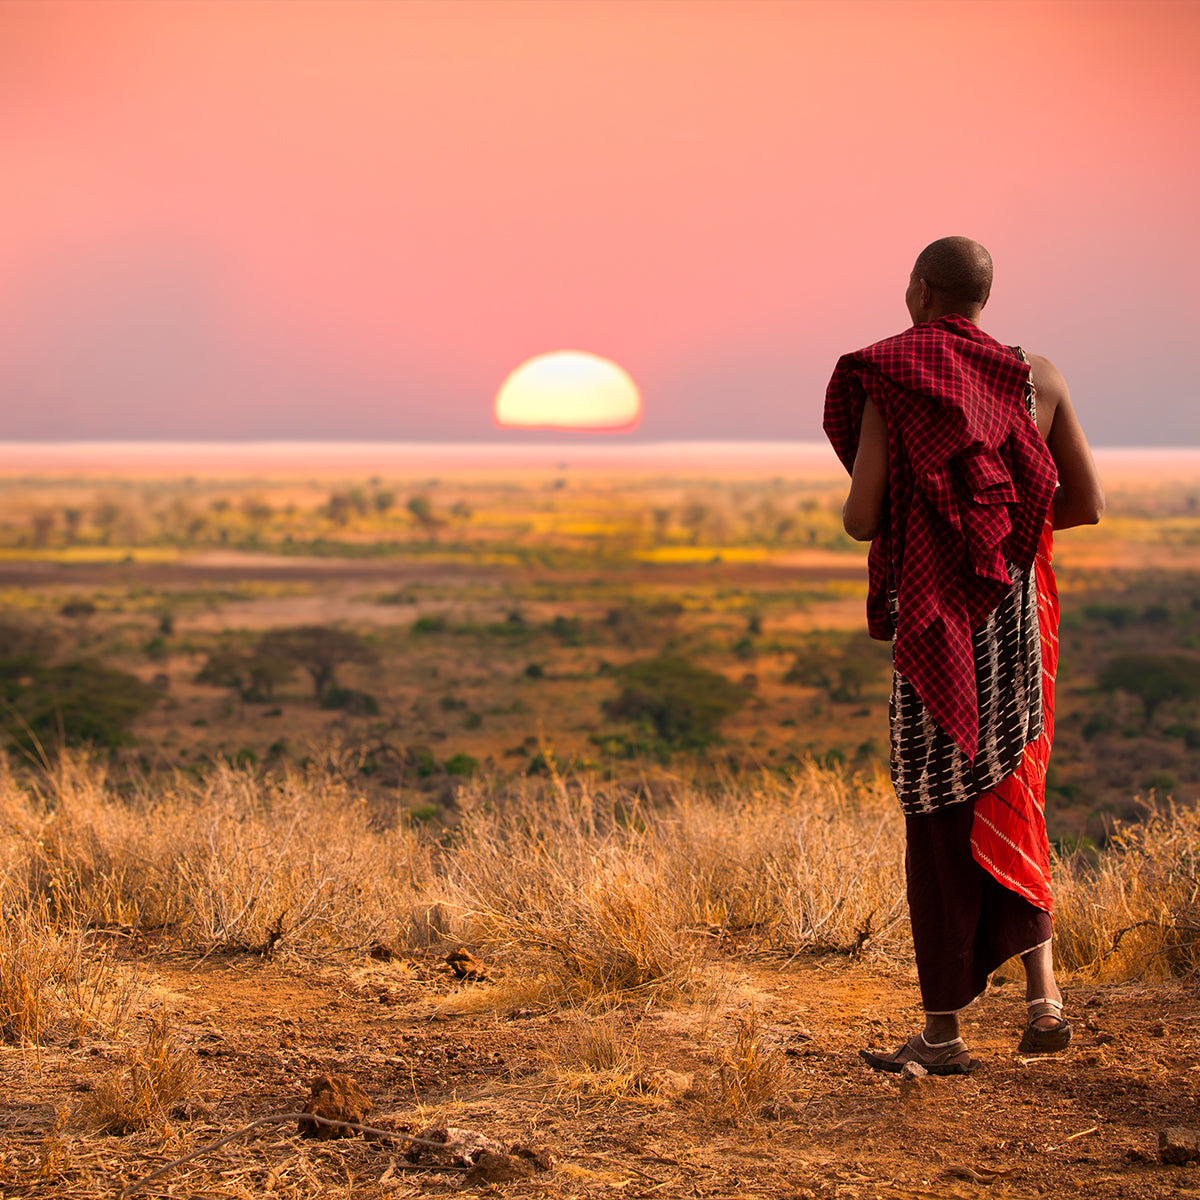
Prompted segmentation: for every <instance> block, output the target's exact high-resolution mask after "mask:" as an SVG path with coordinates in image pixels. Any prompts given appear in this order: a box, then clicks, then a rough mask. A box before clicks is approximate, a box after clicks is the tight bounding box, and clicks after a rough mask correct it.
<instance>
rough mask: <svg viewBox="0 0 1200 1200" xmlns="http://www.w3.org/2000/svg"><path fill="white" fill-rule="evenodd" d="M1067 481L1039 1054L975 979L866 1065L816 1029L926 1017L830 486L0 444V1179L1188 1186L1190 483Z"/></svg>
mask: <svg viewBox="0 0 1200 1200" xmlns="http://www.w3.org/2000/svg"><path fill="white" fill-rule="evenodd" d="M1181 463H1182V465H1181ZM1101 465H1102V470H1105V472H1106V476H1107V482H1108V488H1109V502H1110V509H1109V516H1108V517H1107V518H1106V521H1105V523H1104V524H1103V525H1101V526H1100V527H1098V528H1096V529H1087V530H1078V531H1068V532H1066V533H1063V534H1061V535H1060V536H1059V538H1058V540H1057V544H1056V569H1057V571H1058V579H1059V585H1060V595H1061V601H1062V647H1063V655H1062V658H1063V662H1062V670H1061V672H1060V675H1059V681H1058V720H1057V726H1058V728H1057V738H1056V744H1055V751H1054V756H1053V759H1052V772H1051V776H1050V779H1049V788H1048V799H1047V821H1048V826H1049V830H1050V835H1051V842H1052V850H1053V853H1054V867H1055V876H1056V886H1057V898H1056V905H1057V907H1056V913H1055V954H1056V959H1057V962H1058V964H1059V968H1060V972H1061V976H1062V982H1063V983H1064V985H1065V987H1066V989H1067V991H1068V1015H1069V1016H1070V1018H1071V1019H1072V1021H1073V1024H1074V1029H1075V1038H1074V1041H1073V1043H1072V1045H1071V1047H1070V1048H1069V1049H1068V1050H1067V1051H1066V1052H1064V1053H1063V1054H1061V1055H1057V1056H1053V1057H1047V1058H1038V1057H1026V1056H1022V1055H1020V1054H1018V1053H1017V1050H1016V1045H1017V1041H1018V1039H1019V1036H1020V1029H1021V1024H1022V1021H1023V1016H1024V1005H1023V999H1024V981H1023V977H1022V973H1021V967H1020V964H1019V962H1014V963H1009V964H1006V965H1005V966H1004V967H1002V968H1001V969H1000V971H998V972H997V974H996V975H995V976H994V977H993V980H992V984H991V986H990V988H989V991H988V993H987V995H986V996H985V997H984V998H983V999H982V1000H981V1001H980V1002H979V1003H978V1004H977V1005H976V1006H975V1007H974V1008H973V1009H972V1010H970V1012H969V1013H968V1015H967V1020H966V1036H967V1039H968V1041H969V1042H970V1044H971V1046H972V1049H973V1051H974V1053H975V1056H976V1057H977V1058H978V1059H980V1060H981V1066H980V1068H979V1069H978V1070H977V1071H976V1072H975V1073H974V1074H972V1075H971V1076H969V1077H966V1078H949V1079H944V1078H932V1077H926V1078H923V1079H911V1080H904V1081H902V1080H901V1079H900V1078H899V1077H897V1076H889V1075H879V1074H876V1073H873V1072H871V1071H870V1070H868V1069H867V1068H866V1067H865V1065H864V1064H862V1063H861V1061H860V1060H859V1059H858V1057H857V1054H856V1052H857V1050H859V1049H860V1048H886V1049H893V1048H894V1047H895V1046H896V1045H898V1044H899V1043H901V1042H902V1041H904V1040H905V1039H906V1038H907V1037H908V1036H909V1035H910V1034H911V1033H912V1032H913V1031H914V1030H915V1029H916V1028H917V1027H918V1026H919V1022H920V1011H919V1005H918V1000H917V994H916V980H915V972H914V971H913V969H912V965H911V944H910V938H909V932H908V928H907V921H906V914H905V906H904V869H903V823H902V820H901V818H900V814H899V811H898V809H897V806H896V804H895V800H894V798H893V796H892V794H891V790H890V786H889V784H888V780H887V697H888V690H889V684H890V654H889V648H888V647H887V646H882V645H880V644H878V643H873V642H871V641H870V639H869V638H867V636H866V634H865V631H864V628H863V627H864V623H865V622H864V600H865V595H866V558H865V549H864V548H863V547H860V546H857V545H855V544H854V543H852V542H850V541H849V540H848V539H847V538H846V537H845V535H844V534H843V533H842V531H841V524H840V508H841V502H842V499H843V497H844V489H845V485H844V481H843V480H842V479H841V478H839V477H838V476H837V475H835V474H834V473H832V472H830V471H828V470H827V469H815V468H814V469H804V470H801V469H798V468H793V469H789V467H788V464H787V463H786V461H784V462H782V463H779V462H773V463H772V464H771V465H770V466H769V467H768V466H767V465H766V464H765V463H763V462H757V463H756V462H751V461H749V460H748V459H745V458H742V459H736V458H733V459H730V458H725V459H721V458H720V457H719V456H718V457H715V458H713V459H712V460H711V461H706V462H701V461H699V460H682V459H681V460H679V461H671V460H670V458H669V456H668V457H667V458H666V459H664V460H663V461H662V462H657V463H655V462H649V461H644V462H641V463H640V464H638V465H636V466H633V467H629V466H627V467H624V468H618V467H617V466H615V465H613V464H611V463H610V464H608V465H603V466H597V465H595V464H592V465H588V464H573V463H572V462H571V455H570V454H568V453H566V452H564V454H563V457H562V461H556V460H552V459H549V458H546V457H545V456H543V459H542V460H540V461H538V462H531V463H527V464H524V465H520V466H516V465H513V464H512V463H509V464H508V465H505V463H504V462H503V461H501V460H499V459H495V460H489V461H487V462H483V463H479V462H476V463H472V464H470V466H469V467H468V466H464V465H463V464H461V463H455V461H453V458H452V457H447V458H446V459H444V460H442V461H439V462H437V463H432V462H430V461H419V462H406V463H396V462H388V463H380V462H369V461H367V459H366V458H364V459H363V460H362V461H353V460H351V459H350V458H347V457H342V458H341V459H338V460H336V461H317V460H314V461H312V462H305V463H303V464H295V463H293V464H289V463H287V462H286V461H272V462H269V463H268V462H254V461H251V460H250V459H248V458H243V459H240V460H239V461H238V462H237V463H235V464H232V465H231V464H230V463H222V462H220V461H217V460H215V459H213V458H212V457H209V458H206V459H203V460H199V459H198V460H197V461H196V462H193V463H184V464H182V465H180V464H179V463H174V464H170V465H169V466H164V465H163V464H161V463H159V464H154V463H152V462H142V463H140V464H134V465H130V464H120V465H111V464H107V465H106V464H105V463H103V462H101V461H99V460H96V459H94V458H93V459H90V460H88V461H82V460H81V461H79V462H75V463H73V464H66V465H64V464H62V463H43V464H41V465H37V464H33V465H31V464H30V463H29V462H26V463H25V464H24V465H23V466H21V467H20V468H16V469H14V468H12V467H10V468H9V469H8V470H7V471H6V472H5V473H3V474H0V729H2V730H3V739H4V743H5V749H4V757H3V760H2V761H0V903H2V905H3V923H2V925H0V1081H2V1085H3V1090H2V1091H0V1195H2V1196H12V1197H16V1196H47V1197H49V1196H61V1197H97V1196H133V1195H140V1196H147V1197H151V1196H160V1197H168V1196H169V1197H230V1198H244V1197H255V1196H281V1197H317V1196H331V1197H332V1196H339V1197H340V1196H345V1197H363V1198H364V1200H368V1198H376V1197H407V1196H418V1195H427V1194H428V1195H438V1194H447V1193H467V1194H483V1193H488V1194H508V1195H513V1196H524V1195H531V1196H532V1195H537V1196H550V1197H554V1196H585V1195H586V1196H599V1195H608V1194H616V1195H621V1196H626V1197H630V1198H631V1200H632V1198H635V1197H649V1196H656V1197H657V1196H661V1197H683V1196H697V1197H710V1198H714V1200H715V1198H733V1197H751V1196H772V1197H806V1198H811V1197H822V1198H824V1197H875V1196H878V1197H909V1196H962V1197H966V1196H976V1195H988V1196H1011V1197H1024V1196H1034V1195H1043V1194H1064V1193H1065V1194H1073V1193H1075V1192H1082V1193H1085V1194H1094V1195H1102V1196H1127V1197H1158V1196H1164V1197H1165V1196H1175V1195H1181V1196H1182V1195H1195V1194H1198V1193H1200V1166H1198V1165H1197V1163H1196V1161H1195V1159H1194V1158H1193V1159H1192V1161H1191V1162H1188V1161H1187V1160H1188V1158H1189V1156H1190V1155H1191V1154H1192V1152H1193V1151H1194V1150H1195V1149H1196V1146H1195V1140H1194V1139H1195V1132H1194V1131H1197V1130H1200V1035H1198V1034H1197V1032H1196V1029H1197V1025H1196V1018H1197V1016H1200V990H1198V987H1197V985H1198V982H1200V941H1198V937H1200V890H1198V880H1197V858H1198V855H1200V814H1198V811H1197V799H1198V797H1200V469H1197V468H1196V465H1195V464H1194V463H1192V462H1190V461H1184V460H1182V459H1181V460H1178V461H1176V460H1171V462H1170V463H1168V462H1167V461H1166V460H1162V461H1155V462H1147V461H1137V460H1135V459H1133V458H1127V459H1122V460H1120V461H1119V462H1118V461H1116V460H1113V462H1112V463H1111V464H1109V466H1108V467H1107V468H1106V465H1105V463H1104V462H1102V464H1101ZM1180 1130H1182V1131H1184V1132H1179V1131H1180ZM1187 1131H1192V1133H1191V1135H1190V1136H1191V1137H1192V1139H1193V1140H1192V1141H1191V1142H1189V1140H1188V1139H1189V1134H1188V1132H1187ZM1160 1139H1165V1143H1166V1144H1165V1145H1164V1146H1160Z"/></svg>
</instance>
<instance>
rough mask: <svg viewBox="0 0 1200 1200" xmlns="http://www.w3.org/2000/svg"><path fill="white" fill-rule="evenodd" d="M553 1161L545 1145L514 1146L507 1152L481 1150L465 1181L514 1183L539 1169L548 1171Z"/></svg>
mask: <svg viewBox="0 0 1200 1200" xmlns="http://www.w3.org/2000/svg"><path fill="white" fill-rule="evenodd" d="M553 1161H554V1160H553V1157H552V1156H551V1154H550V1152H549V1151H548V1150H546V1149H545V1148H544V1147H534V1146H513V1147H511V1149H510V1150H509V1151H508V1153H507V1154H504V1153H497V1152H496V1151H494V1150H481V1151H480V1152H479V1154H478V1155H477V1156H476V1158H475V1165H474V1166H473V1167H472V1168H471V1170H470V1171H469V1172H468V1173H467V1175H466V1178H465V1179H464V1180H463V1182H464V1183H465V1184H466V1185H467V1186H472V1185H476V1184H481V1183H513V1182H515V1181H516V1180H518V1179H528V1178H529V1177H530V1176H531V1175H535V1174H536V1173H537V1172H538V1171H548V1170H549V1169H550V1167H551V1165H552V1164H553Z"/></svg>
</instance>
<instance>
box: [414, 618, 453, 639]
mask: <svg viewBox="0 0 1200 1200" xmlns="http://www.w3.org/2000/svg"><path fill="white" fill-rule="evenodd" d="M448 628H449V626H448V625H447V624H446V618H445V617H439V616H428V615H426V616H424V617H418V618H417V619H416V620H415V621H414V622H413V623H412V629H411V630H410V632H411V633H414V634H417V635H420V634H425V633H445V632H446V630H447V629H448Z"/></svg>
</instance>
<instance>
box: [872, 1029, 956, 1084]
mask: <svg viewBox="0 0 1200 1200" xmlns="http://www.w3.org/2000/svg"><path fill="white" fill-rule="evenodd" d="M858 1057H859V1058H861V1059H862V1060H863V1062H865V1063H866V1064H867V1066H868V1067H872V1068H873V1069H874V1070H876V1071H890V1072H891V1073H892V1074H893V1075H898V1074H900V1072H901V1071H903V1070H904V1064H905V1063H910V1062H914V1063H916V1064H917V1065H918V1066H921V1067H924V1068H925V1070H926V1071H928V1072H929V1074H930V1075H969V1074H970V1073H971V1072H972V1071H973V1070H975V1068H976V1067H977V1066H979V1063H978V1062H977V1061H976V1060H975V1059H973V1058H972V1057H971V1052H970V1050H968V1049H967V1043H966V1042H964V1041H963V1040H962V1038H960V1037H957V1038H954V1039H953V1040H952V1041H949V1042H927V1041H926V1040H925V1034H924V1033H918V1034H917V1035H916V1036H915V1037H913V1038H910V1039H909V1040H908V1041H907V1042H905V1043H904V1045H903V1046H901V1047H899V1049H897V1050H896V1052H895V1053H894V1054H890V1055H888V1054H872V1053H871V1052H870V1051H869V1050H860V1051H859V1052H858Z"/></svg>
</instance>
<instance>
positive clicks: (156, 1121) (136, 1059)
mask: <svg viewBox="0 0 1200 1200" xmlns="http://www.w3.org/2000/svg"><path fill="white" fill-rule="evenodd" d="M195 1079H196V1060H195V1058H194V1057H193V1056H192V1053H191V1051H189V1050H186V1049H183V1048H181V1047H179V1046H177V1045H176V1044H175V1042H174V1040H173V1039H172V1037H171V1034H170V1031H169V1030H168V1028H167V1023H166V1019H165V1018H159V1019H158V1020H157V1021H155V1022H153V1024H152V1025H151V1026H150V1030H149V1033H148V1035H147V1037H146V1044H145V1045H144V1046H142V1047H138V1048H134V1049H131V1050H130V1051H129V1052H128V1054H127V1055H126V1059H125V1069H124V1071H123V1072H118V1071H113V1072H111V1073H110V1074H108V1075H106V1076H105V1077H104V1078H103V1079H102V1080H101V1081H100V1083H99V1084H98V1085H97V1086H96V1089H95V1091H93V1092H92V1093H91V1094H90V1095H89V1096H88V1098H87V1099H86V1100H85V1101H84V1103H83V1106H82V1109H81V1113H80V1115H81V1117H82V1119H83V1122H84V1123H85V1124H86V1125H87V1126H88V1127H89V1128H91V1129H94V1130H96V1131H97V1132H98V1133H110V1134H113V1135H114V1136H116V1137H124V1136H125V1135H126V1134H128V1133H138V1132H140V1131H141V1130H143V1129H158V1130H159V1131H160V1132H163V1133H165V1132H166V1131H167V1130H168V1129H169V1126H170V1121H169V1118H170V1116H171V1111H172V1109H173V1108H174V1107H175V1106H176V1105H177V1104H178V1103H179V1102H180V1101H181V1100H182V1099H183V1098H184V1097H185V1096H186V1095H187V1094H188V1092H189V1091H190V1090H191V1088H192V1086H193V1084H194V1083H195Z"/></svg>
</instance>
